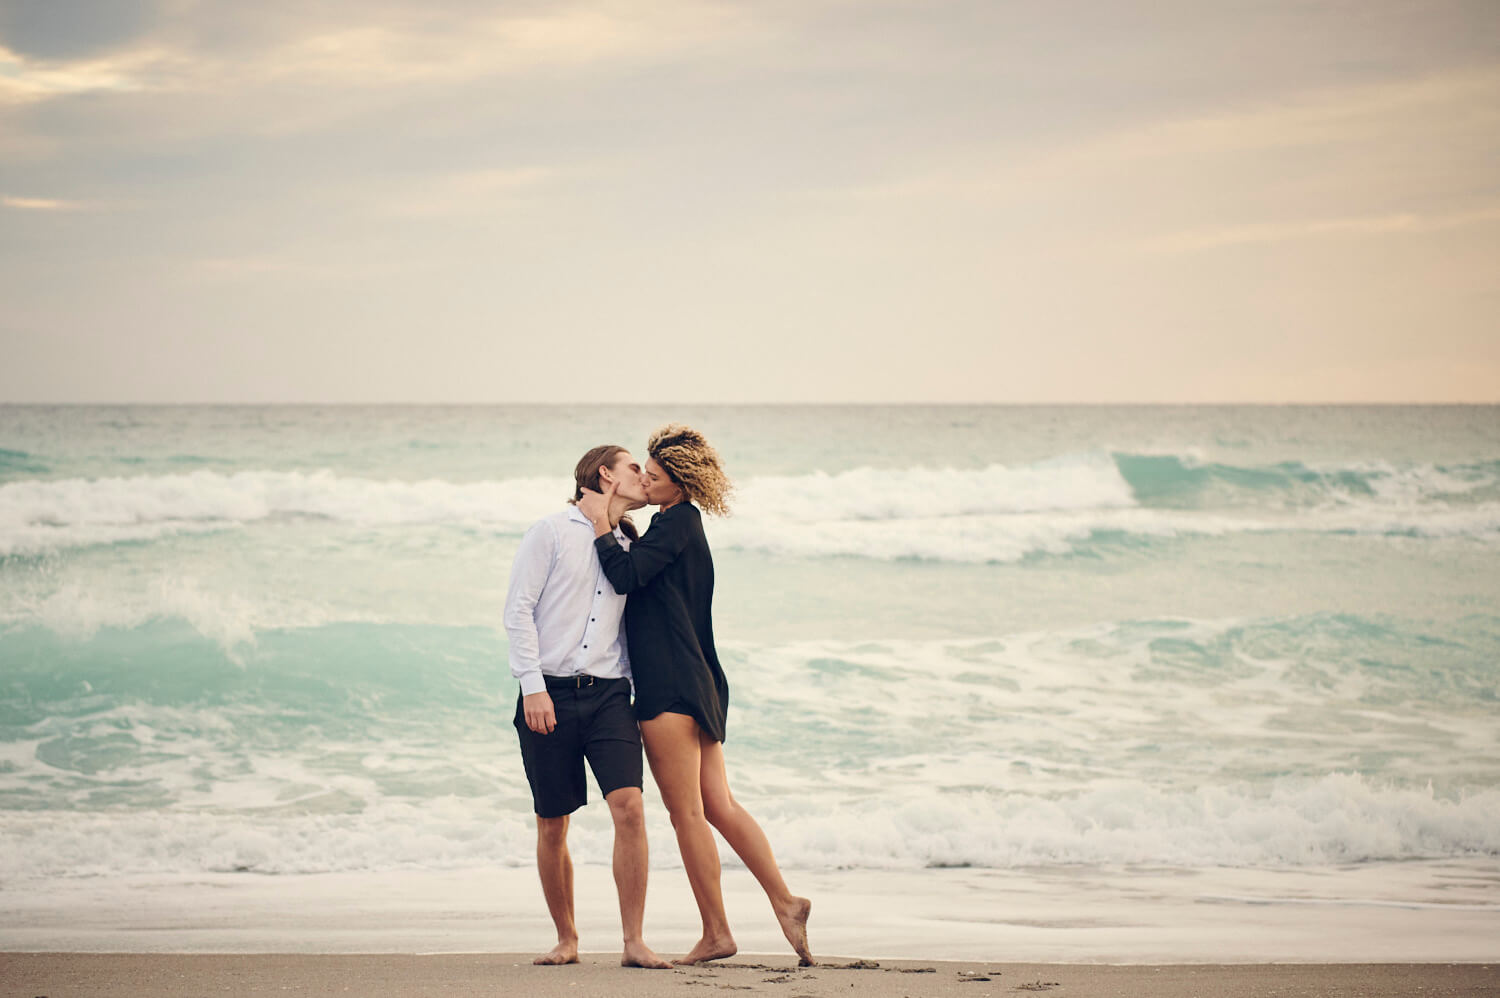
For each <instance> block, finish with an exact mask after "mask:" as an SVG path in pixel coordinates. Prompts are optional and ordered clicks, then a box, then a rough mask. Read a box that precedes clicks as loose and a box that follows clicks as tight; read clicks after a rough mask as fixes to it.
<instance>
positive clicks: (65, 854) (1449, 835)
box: [0, 775, 1500, 883]
mask: <svg viewBox="0 0 1500 998" xmlns="http://www.w3.org/2000/svg"><path fill="white" fill-rule="evenodd" d="M740 796H741V797H742V799H744V802H745V803H746V806H747V807H749V808H750V809H751V811H752V812H753V813H755V814H756V815H757V817H758V819H759V820H760V822H761V824H762V825H763V826H764V827H765V829H766V832H767V834H768V836H769V837H770V838H771V840H772V841H773V842H774V843H775V845H776V851H777V856H778V858H779V859H781V861H782V863H783V864H784V865H786V866H788V867H792V868H803V869H842V868H875V869H903V868H906V869H910V868H921V867H928V866H950V867H951V866H975V867H990V868H1000V869H1006V868H1016V867H1028V866H1038V865H1057V864H1089V865H1118V864H1152V865H1175V866H1229V867H1263V866H1324V865H1328V864H1338V863H1356V862H1367V861H1377V860H1403V859H1418V858H1434V857H1459V856H1496V855H1500V793H1497V792H1495V791H1485V792H1481V793H1477V794H1474V795H1471V796H1468V797H1465V798H1463V799H1461V800H1443V799H1440V798H1437V797H1435V796H1434V795H1433V794H1431V792H1424V791H1420V790H1409V789H1389V788H1381V787H1378V786H1375V785H1373V784H1371V783H1369V782H1368V781H1366V780H1364V779H1362V778H1360V777H1357V776H1350V775H1331V776H1328V777H1325V778H1323V779H1320V780H1316V781H1312V782H1301V783H1299V782H1291V781H1288V782H1284V783H1279V784H1277V785H1276V786H1275V787H1273V788H1272V789H1271V790H1270V791H1269V792H1264V793H1261V792H1253V791H1245V790H1236V789H1233V788H1222V787H1217V788H1215V787H1210V788H1204V789H1202V790H1199V791H1193V792H1182V793H1166V792H1162V791H1159V790H1156V789H1154V788H1152V787H1149V786H1145V785H1139V784H1133V785H1132V784H1122V785H1119V786H1115V787H1111V788H1106V789H1100V790H1096V791H1091V792H1087V793H1083V794H1080V795H1077V796H1074V797H1063V798H1041V797H1035V796H1029V795H1022V794H1010V795H981V794H971V795H964V796H953V795H941V796H940V795H933V794H931V793H927V794H923V793H913V792H897V791H893V792H892V793H890V794H887V795H883V796H881V797H879V798H875V799H866V800H863V801H842V802H839V803H837V804H834V805H831V806H830V805H829V804H828V803H827V801H825V800H820V799H819V798H818V797H816V796H804V797H789V798H782V799H772V798H765V797H757V796H752V795H745V794H741V795H740ZM648 833H649V834H650V835H651V836H652V837H654V838H655V839H656V840H657V841H659V842H660V841H668V840H669V839H670V837H671V831H670V828H669V827H668V825H667V822H666V819H665V816H664V815H663V814H662V813H661V812H660V809H659V808H657V807H654V806H653V807H652V808H651V809H650V815H649V818H648ZM611 836H612V833H611V831H610V827H609V824H608V820H607V817H605V816H604V814H603V811H602V809H600V808H597V807H595V808H591V809H588V810H587V811H585V812H580V814H579V816H578V820H577V821H576V822H575V827H574V830H573V834H572V835H571V836H570V843H571V845H572V848H573V852H574V855H575V858H576V859H577V860H578V861H579V862H584V863H594V864H607V863H608V862H609V858H610V843H611ZM0 840H3V841H4V842H6V844H7V848H6V849H5V850H0V880H3V881H5V882H8V883H14V882H17V881H25V880H30V879H35V878H49V877H78V876H94V875H112V876H117V875H128V874H141V873H150V874H194V873H207V872H229V871H236V870H248V871H254V872H257V873H267V874H292V873H320V872H338V871H380V870H397V869H433V870H441V869H464V868H473V867H483V866H524V865H529V864H530V863H531V862H532V861H533V859H534V857H533V850H534V847H535V831H534V828H533V827H532V823H531V820H530V815H528V814H526V813H525V809H524V808H515V809H507V808H500V807H496V806H495V804H494V803H493V802H492V801H488V800H483V799H475V798H458V797H446V798H438V799H432V800H427V801H422V802H420V803H417V802H406V801H392V800H387V801H382V802H378V803H373V804H368V805H366V806H364V807H363V808H362V809H360V810H359V811H358V812H357V813H339V814H300V815H298V814H281V815H275V816H271V815H257V814H256V813H254V812H253V811H248V812H247V811H230V812H226V811H223V810H215V811H187V810H181V809H176V810H173V809H167V810H148V811H116V812H83V813H70V812H63V811H46V812H30V811H13V812H0ZM724 859H725V861H726V862H727V863H730V864H735V863H737V860H736V859H735V857H734V856H733V854H732V853H731V852H729V851H727V850H725V852H724ZM653 862H654V863H656V864H658V865H661V866H667V867H675V866H678V865H680V864H679V863H678V862H677V858H676V856H675V854H673V853H672V851H671V850H658V851H657V853H656V855H655V856H654V859H653Z"/></svg>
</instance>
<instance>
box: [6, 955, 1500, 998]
mask: <svg viewBox="0 0 1500 998" xmlns="http://www.w3.org/2000/svg"><path fill="white" fill-rule="evenodd" d="M529 961H530V955H529V954H528V955H524V956H523V955H518V954H504V953H495V954H441V955H431V956H422V955H410V954H372V955H353V954H327V955H323V954H305V953H303V954H172V953H129V954H115V953H0V982H3V986H4V987H3V990H4V992H5V993H6V994H7V995H24V996H27V998H73V996H86V995H111V996H116V998H137V996H139V998H146V996H151V998H176V996H195V998H197V996H202V995H206V994H222V995H253V994H278V995H298V994H303V995H338V994H351V995H359V996H362V998H385V996H391V998H395V996H400V998H410V996H415V995H451V996H453V998H466V996H471V995H472V996H480V995H483V996H485V998H492V996H495V995H528V996H537V998H550V996H558V998H562V996H568V998H578V996H580V995H603V996H610V998H636V996H639V998H652V996H657V995H681V996H683V998H707V996H709V995H714V994H718V993H720V992H734V993H744V994H747V995H774V996H782V998H824V996H828V998H831V996H835V995H860V996H864V995H873V996H876V998H886V996H889V998H907V996H909V998H918V996H924V998H925V996H942V995H956V996H959V998H983V996H986V995H1002V994H1004V995H1011V996H1014V995H1023V994H1030V993H1038V992H1053V993H1056V994H1058V995H1069V996H1096V995H1097V996H1117V995H1131V996H1136V995H1140V996H1151V998H1193V996H1197V998H1238V996H1245V998H1249V996H1263V995H1276V996H1279V998H1297V996H1338V998H1344V996H1369V998H1384V996H1397V995H1401V996H1422V998H1435V996H1457V995H1464V996H1468V995H1500V963H1496V964H1244V965H1206V964H1205V965H1183V964H1176V965H1164V966H1146V965H1141V966H1096V965H1087V964H1017V963H960V962H923V961H911V960H881V961H872V960H854V959H848V958H836V959H828V960H825V962H824V963H822V964H821V965H819V966H817V967H810V968H800V967H798V966H796V964H795V962H794V961H792V960H789V959H787V958H784V957H760V956H740V957H735V958H732V959H730V960H726V961H723V962H721V963H716V964H710V965H707V966H702V967H681V968H676V969H673V970H670V971H647V970H626V969H624V968H622V967H620V966H619V964H618V957H617V956H614V955H613V954H611V955H605V954H586V955H585V956H584V957H583V959H582V961H581V962H580V963H578V964H576V965H571V966H566V967H535V966H532V965H531V964H530V962H529Z"/></svg>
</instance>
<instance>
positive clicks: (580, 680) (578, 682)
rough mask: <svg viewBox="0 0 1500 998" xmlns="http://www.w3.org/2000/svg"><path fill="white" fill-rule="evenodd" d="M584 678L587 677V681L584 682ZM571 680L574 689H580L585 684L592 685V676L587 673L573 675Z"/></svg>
mask: <svg viewBox="0 0 1500 998" xmlns="http://www.w3.org/2000/svg"><path fill="white" fill-rule="evenodd" d="M585 679H587V680H588V682H584V680H585ZM573 681H574V686H573V688H574V689H575V690H581V689H583V688H584V687H585V686H593V685H594V677H593V676H591V675H589V674H588V673H583V674H582V675H579V676H575V677H573Z"/></svg>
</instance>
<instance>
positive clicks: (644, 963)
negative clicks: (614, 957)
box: [620, 940, 672, 970]
mask: <svg viewBox="0 0 1500 998" xmlns="http://www.w3.org/2000/svg"><path fill="white" fill-rule="evenodd" d="M620 966H622V967H644V968H645V969H646V970H671V969H672V965H671V964H670V963H668V962H667V961H665V960H663V959H662V958H661V957H659V956H657V955H656V954H655V953H654V952H652V950H651V947H650V946H647V945H646V944H645V943H643V942H641V941H640V940H636V941H635V942H631V943H626V944H625V952H624V953H622V954H620Z"/></svg>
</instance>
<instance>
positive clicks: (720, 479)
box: [646, 423, 734, 516]
mask: <svg viewBox="0 0 1500 998" xmlns="http://www.w3.org/2000/svg"><path fill="white" fill-rule="evenodd" d="M646 453H647V454H650V455H651V456H652V457H653V458H655V459H656V463H657V464H659V465H661V466H662V467H663V468H665V469H666V472H667V475H668V477H670V478H671V479H672V482H673V484H675V485H680V486H681V487H682V491H683V492H685V493H686V494H687V497H688V498H689V499H691V500H692V501H693V502H695V503H697V504H698V505H699V506H700V507H701V508H703V509H704V510H706V511H708V512H710V513H712V514H714V515H715V516H728V515H729V501H728V500H729V493H730V492H732V491H733V490H734V486H733V485H732V484H731V483H730V481H729V476H728V475H726V474H724V468H723V466H722V465H720V464H719V452H718V451H716V450H714V449H713V447H712V446H710V445H709V442H708V441H707V440H706V439H704V437H703V434H701V433H699V432H698V431H697V430H695V429H693V428H692V427H690V426H684V425H682V424H681V423H668V424H667V425H666V426H663V427H662V428H661V429H659V430H657V431H656V432H655V433H653V434H651V438H650V439H649V440H647V441H646Z"/></svg>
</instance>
